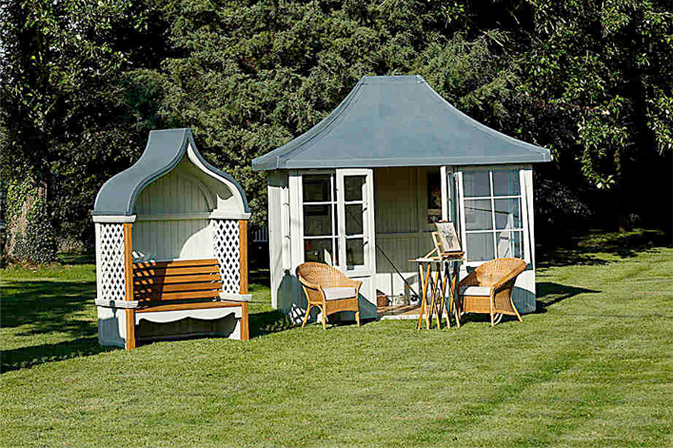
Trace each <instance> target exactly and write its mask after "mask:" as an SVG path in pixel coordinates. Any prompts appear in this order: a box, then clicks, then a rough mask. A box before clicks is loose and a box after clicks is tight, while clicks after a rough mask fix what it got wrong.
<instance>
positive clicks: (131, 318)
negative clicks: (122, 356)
mask: <svg viewBox="0 0 673 448" xmlns="http://www.w3.org/2000/svg"><path fill="white" fill-rule="evenodd" d="M134 348H136V311H135V310H133V309H127V310H126V350H133V349H134Z"/></svg>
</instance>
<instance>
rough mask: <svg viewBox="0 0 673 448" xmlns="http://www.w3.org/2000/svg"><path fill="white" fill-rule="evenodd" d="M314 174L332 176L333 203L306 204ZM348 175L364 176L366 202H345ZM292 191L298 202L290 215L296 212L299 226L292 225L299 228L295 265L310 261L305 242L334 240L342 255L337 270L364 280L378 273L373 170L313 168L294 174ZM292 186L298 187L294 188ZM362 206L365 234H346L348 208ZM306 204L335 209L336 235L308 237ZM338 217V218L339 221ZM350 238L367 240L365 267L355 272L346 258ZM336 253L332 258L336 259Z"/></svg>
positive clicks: (333, 211)
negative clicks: (309, 179) (306, 179)
mask: <svg viewBox="0 0 673 448" xmlns="http://www.w3.org/2000/svg"><path fill="white" fill-rule="evenodd" d="M313 175H328V176H329V178H330V187H331V188H333V190H332V191H333V192H334V195H333V197H332V200H331V201H316V202H305V201H304V176H313ZM346 176H364V177H365V184H366V191H363V197H362V200H357V201H346V200H345V188H344V177H346ZM291 178H292V179H291V181H290V185H291V189H294V190H295V194H294V195H293V196H294V198H295V199H296V201H297V202H296V205H294V206H292V205H291V206H290V215H292V214H293V210H294V213H296V214H297V215H296V216H298V219H297V220H296V221H295V223H296V224H291V228H294V229H295V232H294V234H295V235H296V237H291V241H293V243H292V244H291V246H292V247H293V252H294V251H296V252H294V253H296V256H294V255H293V256H292V258H293V259H294V260H295V262H296V263H295V264H296V265H299V264H301V263H304V262H305V261H306V249H305V242H306V240H310V239H328V238H329V239H331V240H332V244H333V250H334V248H335V247H334V244H335V243H336V247H337V248H338V251H339V252H338V254H336V258H337V261H338V263H336V264H334V263H333V265H334V267H336V268H338V269H340V270H341V271H343V272H344V273H346V274H347V275H348V276H350V277H364V276H369V275H371V274H372V272H375V271H376V260H375V257H376V253H375V252H374V249H373V248H374V247H375V240H374V238H375V236H374V230H373V229H374V216H373V208H372V207H373V206H374V203H373V194H374V174H373V170H371V169H350V168H348V169H346V168H344V169H311V170H295V171H293V172H292V173H291ZM292 185H293V186H294V187H292ZM360 204H361V205H362V210H363V222H362V224H363V229H362V230H363V233H362V234H353V235H346V219H345V209H346V206H347V205H360ZM306 205H329V206H330V207H334V208H333V210H332V235H325V236H316V235H311V236H306V235H305V234H304V223H305V215H304V207H305V206H306ZM335 217H336V219H335ZM348 239H362V240H363V246H364V247H363V252H364V254H363V255H364V265H355V266H354V267H353V268H352V269H348V265H347V259H346V240H348ZM334 255H335V254H332V258H333V259H334Z"/></svg>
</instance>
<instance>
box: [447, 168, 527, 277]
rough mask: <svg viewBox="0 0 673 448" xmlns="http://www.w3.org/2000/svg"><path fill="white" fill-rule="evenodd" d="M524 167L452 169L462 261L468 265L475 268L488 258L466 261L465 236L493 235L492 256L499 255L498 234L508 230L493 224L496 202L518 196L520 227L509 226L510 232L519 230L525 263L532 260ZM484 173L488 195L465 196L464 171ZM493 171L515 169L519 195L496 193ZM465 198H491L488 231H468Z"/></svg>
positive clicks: (466, 247) (494, 222)
mask: <svg viewBox="0 0 673 448" xmlns="http://www.w3.org/2000/svg"><path fill="white" fill-rule="evenodd" d="M526 169H527V167H525V166H522V165H483V166H474V167H465V168H459V169H457V170H456V171H455V172H454V176H455V178H456V180H457V182H456V183H457V189H458V191H457V196H458V215H459V216H458V221H459V225H460V234H461V240H462V244H463V250H464V251H465V254H466V260H465V264H466V265H467V266H468V267H476V266H479V265H481V264H483V263H485V262H487V261H490V260H468V259H467V254H468V251H469V248H468V244H467V235H468V234H489V233H490V234H492V235H493V250H494V256H495V257H496V258H497V257H498V245H497V234H498V233H502V232H506V231H508V229H498V228H497V226H496V218H495V201H496V200H498V199H519V206H520V212H521V227H518V228H516V229H510V231H511V232H521V233H522V235H523V241H522V245H521V251H522V257H521V258H522V259H523V260H525V261H526V263H528V264H531V260H532V254H531V252H532V249H531V248H530V232H529V219H528V218H529V217H528V214H529V206H528V185H527V184H528V182H527V179H526V175H525V171H526ZM480 171H481V172H483V171H486V172H488V174H489V176H488V177H489V188H490V192H489V193H490V196H475V197H469V198H467V197H465V183H464V173H473V172H480ZM493 171H517V172H518V175H519V194H518V195H507V196H495V194H494V193H495V188H494V183H493ZM466 200H468V201H469V200H490V201H491V211H490V214H491V223H492V229H490V230H467V226H466V222H465V201H466Z"/></svg>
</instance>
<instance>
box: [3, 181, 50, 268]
mask: <svg viewBox="0 0 673 448" xmlns="http://www.w3.org/2000/svg"><path fill="white" fill-rule="evenodd" d="M5 200H6V207H7V208H6V223H7V232H6V239H5V241H4V244H5V250H4V253H5V254H6V255H7V258H9V259H10V260H12V261H17V262H28V263H34V264H44V263H51V262H52V261H54V260H56V232H55V230H54V226H53V224H52V223H51V220H50V217H49V213H48V211H47V199H46V198H45V195H44V194H43V193H42V191H41V189H40V188H39V187H36V186H35V185H34V184H33V182H31V181H30V180H23V181H21V182H10V183H9V185H8V186H7V196H6V198H5Z"/></svg>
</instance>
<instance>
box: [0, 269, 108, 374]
mask: <svg viewBox="0 0 673 448" xmlns="http://www.w3.org/2000/svg"><path fill="white" fill-rule="evenodd" d="M95 289H96V286H95V283H94V282H81V283H75V282H51V281H39V282H30V281H29V282H10V283H6V284H5V285H3V294H2V302H1V303H0V306H1V308H2V313H1V316H0V326H1V327H2V328H16V327H21V326H23V325H25V326H26V329H25V330H23V329H19V331H17V332H16V333H14V334H15V335H16V336H20V337H21V336H22V337H32V336H35V335H40V334H47V333H66V334H67V335H68V337H70V338H73V340H70V341H66V342H60V343H56V344H43V345H38V346H33V347H23V348H17V349H13V350H3V351H2V372H6V371H10V370H17V369H22V368H26V367H32V366H34V365H38V364H43V363H46V362H52V361H60V360H63V359H68V358H74V357H78V356H87V355H92V354H96V353H100V352H102V351H105V350H107V349H105V348H103V347H99V345H98V338H97V331H98V326H97V323H96V321H95V320H86V319H81V318H79V319H78V318H75V316H74V314H76V313H78V312H80V311H83V310H84V309H85V307H86V305H87V302H88V301H91V300H92V298H93V296H94V295H95Z"/></svg>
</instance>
